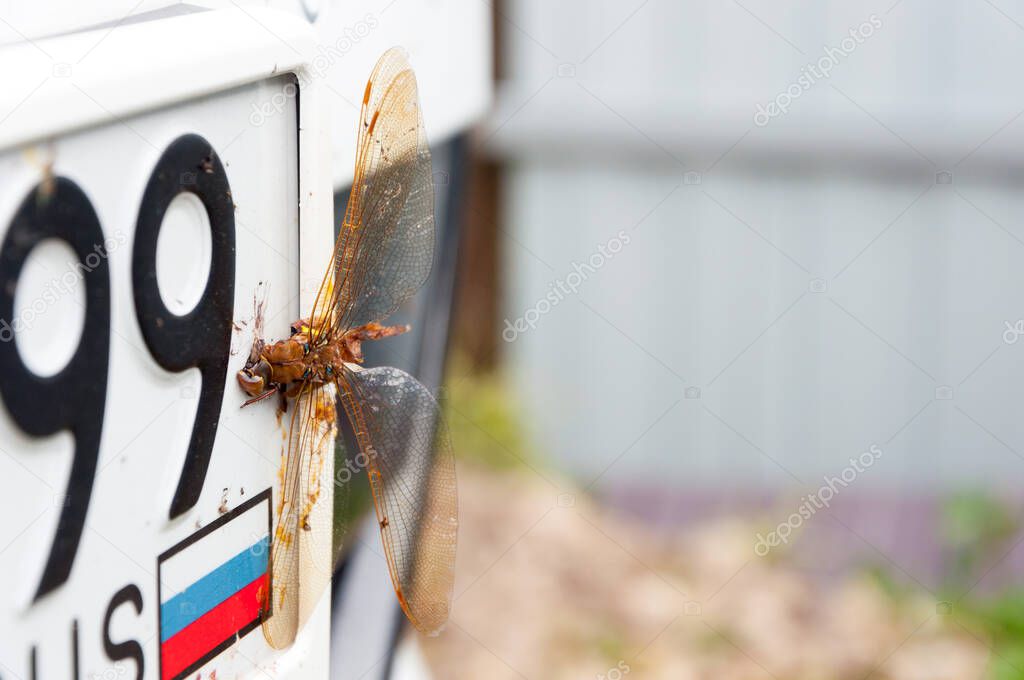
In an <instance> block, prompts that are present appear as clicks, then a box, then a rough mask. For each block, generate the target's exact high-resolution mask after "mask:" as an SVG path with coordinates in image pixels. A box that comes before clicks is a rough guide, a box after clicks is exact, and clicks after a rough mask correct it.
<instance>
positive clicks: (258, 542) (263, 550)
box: [157, 489, 271, 680]
mask: <svg viewBox="0 0 1024 680" xmlns="http://www.w3.org/2000/svg"><path fill="white" fill-rule="evenodd" d="M270 517H271V515H270V490H269V489H268V490H267V491H265V492H263V493H262V494H260V495H259V496H256V497H254V498H252V499H250V500H249V501H247V502H245V503H243V504H242V505H240V506H239V507H238V508H236V509H235V510H233V511H231V512H229V513H227V514H225V515H223V516H221V517H219V518H218V519H217V520H216V521H214V522H212V523H210V524H209V525H207V526H205V527H203V528H202V529H200V530H199V531H197V532H196V533H194V534H192V535H191V536H189V537H188V538H186V539H185V540H184V541H182V542H181V543H179V544H177V545H176V546H174V547H173V548H171V549H170V550H168V551H166V552H165V553H164V554H162V555H161V556H160V557H159V558H158V559H157V578H158V586H159V593H160V678H161V680H177V679H178V678H184V677H186V676H189V675H190V674H192V673H193V672H195V671H196V670H197V669H199V668H200V667H201V666H202V665H203V664H205V663H206V662H208V661H209V660H210V659H212V658H214V657H215V656H217V655H218V654H220V653H221V652H222V651H224V650H225V649H227V648H228V647H230V646H231V645H232V644H233V643H234V642H235V640H237V639H238V638H240V637H242V636H243V635H245V634H247V633H249V632H250V631H252V630H253V629H255V628H256V627H257V626H258V625H259V624H260V620H261V609H262V608H263V606H264V603H266V602H267V601H268V600H269V598H268V593H269V592H270V591H269V580H268V579H269V571H268V568H267V565H268V562H269V557H270Z"/></svg>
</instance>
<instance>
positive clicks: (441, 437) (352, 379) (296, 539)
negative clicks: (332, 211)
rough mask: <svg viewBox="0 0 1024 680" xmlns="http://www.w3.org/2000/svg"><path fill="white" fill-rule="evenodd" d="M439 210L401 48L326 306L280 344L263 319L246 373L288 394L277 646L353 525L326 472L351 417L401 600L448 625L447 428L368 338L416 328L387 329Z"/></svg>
mask: <svg viewBox="0 0 1024 680" xmlns="http://www.w3.org/2000/svg"><path fill="white" fill-rule="evenodd" d="M433 202H434V196H433V182H432V175H431V165H430V150H429V148H428V145H427V140H426V136H425V134H424V129H423V117H422V114H421V112H420V106H419V97H418V90H417V85H416V77H415V75H414V73H413V71H412V68H411V67H410V66H409V62H408V59H407V57H406V54H405V52H404V51H403V50H401V49H400V48H393V49H391V50H389V51H388V52H386V53H385V54H384V55H383V56H382V57H381V58H380V60H379V61H378V62H377V64H376V66H375V67H374V69H373V71H372V73H371V75H370V79H369V81H368V82H367V84H366V90H365V92H364V93H363V101H362V107H361V111H360V116H359V130H358V143H357V150H356V159H355V178H354V180H353V183H352V190H351V194H350V196H349V200H348V205H347V206H346V209H345V214H344V218H343V220H342V224H341V228H340V230H339V234H338V238H337V241H336V243H335V246H334V251H333V255H332V257H331V260H330V264H329V266H328V268H327V272H326V274H325V275H324V278H323V281H322V282H321V284H320V288H319V290H318V292H317V295H316V297H315V299H314V302H313V308H312V310H311V311H310V314H309V316H308V317H305V318H303V319H300V320H299V321H296V322H295V323H293V324H292V326H291V329H290V332H291V335H290V337H288V338H286V339H284V340H280V341H277V342H268V341H265V340H264V339H263V337H262V336H263V329H262V323H258V324H257V326H256V330H255V339H254V342H253V347H252V350H251V352H250V355H249V358H248V360H247V361H246V364H245V367H244V368H243V369H241V370H240V371H239V372H238V374H237V379H238V383H239V385H240V386H241V388H242V389H243V390H244V391H245V393H246V394H247V395H248V396H249V399H248V400H247V401H246V402H245V404H244V405H248V404H251V403H254V402H257V401H260V400H263V399H266V398H268V397H270V396H271V395H275V394H277V395H280V397H279V398H280V399H281V403H282V408H283V409H284V413H285V415H284V416H283V419H284V420H285V421H286V424H287V435H286V439H285V445H284V447H283V449H284V452H283V460H282V465H281V470H280V473H279V477H280V479H279V483H280V488H281V492H280V493H279V494H278V497H277V499H276V502H275V516H276V522H275V527H274V534H273V539H272V541H271V551H270V585H269V588H268V592H267V593H266V596H265V599H266V602H265V614H264V620H263V633H264V636H265V637H266V639H267V641H268V642H269V643H270V644H271V646H273V647H275V648H285V647H288V646H290V645H291V644H292V642H293V641H294V640H295V637H296V635H297V633H298V631H299V630H300V629H301V627H302V625H303V624H304V623H305V621H306V620H307V619H308V616H309V614H310V612H311V611H312V609H313V607H314V606H315V604H316V602H317V601H318V600H319V598H320V595H321V594H322V593H323V592H324V591H325V589H326V586H327V584H328V583H329V582H330V577H331V574H332V572H333V569H334V566H335V564H336V563H337V560H338V557H339V556H340V553H341V548H342V547H343V546H342V545H341V543H342V542H341V541H338V540H332V538H333V537H334V534H336V533H337V532H338V531H339V529H340V527H338V526H336V525H335V523H336V522H337V521H340V520H335V518H334V517H333V514H332V508H331V507H330V505H331V504H330V503H328V502H327V501H326V500H325V498H326V497H327V494H325V493H324V488H325V485H327V484H331V483H333V481H334V480H333V478H331V477H330V475H325V473H324V471H325V470H327V469H329V466H328V465H327V463H328V456H331V455H334V447H333V443H334V437H335V435H336V433H337V423H336V415H335V414H337V413H338V412H339V411H341V412H343V413H344V414H345V417H347V419H348V422H349V424H350V426H351V431H352V432H353V433H354V439H355V440H356V443H357V445H358V448H359V452H360V455H359V456H357V457H356V462H357V463H360V462H361V463H363V464H364V467H365V469H366V474H367V477H368V479H369V483H370V489H371V491H372V496H373V506H374V509H375V512H376V518H377V524H378V527H379V530H380V537H381V542H382V543H383V547H384V555H385V558H386V561H387V565H388V570H389V572H390V575H391V581H392V584H393V586H394V590H395V594H396V595H397V597H398V602H399V604H400V605H401V607H402V609H403V610H404V612H405V614H406V616H407V617H408V619H409V621H410V622H411V623H412V624H413V625H414V626H415V627H416V628H417V629H418V630H419V631H421V632H423V633H426V634H436V633H437V632H438V631H439V630H440V628H441V627H442V626H443V625H444V623H445V622H446V620H447V618H448V613H449V610H450V605H451V598H452V588H453V584H454V563H455V549H456V539H457V533H458V497H457V491H456V481H455V465H454V459H453V456H452V447H451V443H450V440H449V437H448V434H447V430H446V427H445V423H444V420H443V418H442V416H441V413H440V409H439V407H438V403H437V401H436V400H435V399H434V397H433V395H431V393H430V391H429V390H428V389H427V388H426V387H424V386H423V385H422V384H420V383H419V382H418V381H417V380H416V379H415V378H413V377H412V376H411V375H409V374H407V373H405V372H403V371H401V370H399V369H397V368H391V367H376V368H364V367H363V366H362V363H363V349H362V348H363V343H364V342H367V341H374V340H381V339H384V338H388V337H392V336H395V335H399V334H401V333H404V332H406V331H407V330H409V327H408V326H385V325H383V324H382V323H381V322H382V321H383V320H385V319H387V318H388V316H390V315H391V314H392V312H394V311H395V310H396V309H397V308H398V307H399V306H401V305H402V303H404V302H405V301H406V300H408V299H409V298H410V297H411V296H412V295H413V294H414V293H415V292H416V290H417V289H419V288H420V286H421V285H422V284H423V282H424V281H425V280H426V278H427V276H428V274H429V273H430V269H431V265H432V262H433V253H434V207H433ZM289 404H290V405H291V409H290V412H289V410H288V408H287V407H288V405H289ZM338 404H340V406H341V408H340V409H338V408H337V405H338ZM342 460H344V458H342ZM332 544H333V547H332Z"/></svg>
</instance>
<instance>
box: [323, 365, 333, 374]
mask: <svg viewBox="0 0 1024 680" xmlns="http://www.w3.org/2000/svg"><path fill="white" fill-rule="evenodd" d="M324 373H326V374H327V375H332V374H333V373H334V369H333V368H331V367H330V366H328V367H327V368H325V369H324Z"/></svg>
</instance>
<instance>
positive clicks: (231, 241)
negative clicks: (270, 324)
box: [132, 134, 235, 519]
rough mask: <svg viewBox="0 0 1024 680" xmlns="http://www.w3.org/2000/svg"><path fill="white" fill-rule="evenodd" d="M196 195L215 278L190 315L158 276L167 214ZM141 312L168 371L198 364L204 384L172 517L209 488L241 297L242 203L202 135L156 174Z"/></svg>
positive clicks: (147, 208) (141, 236)
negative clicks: (179, 199)
mask: <svg viewBox="0 0 1024 680" xmlns="http://www.w3.org/2000/svg"><path fill="white" fill-rule="evenodd" d="M186 191H187V192H190V193H193V194H195V195H196V196H197V197H198V198H199V200H200V201H202V203H203V206H204V207H205V208H206V213H207V215H208V216H209V219H210V230H211V241H212V248H211V251H212V255H211V260H210V276H209V278H208V279H207V281H206V289H205V290H204V291H203V295H202V297H201V298H200V299H199V302H198V303H197V304H196V306H195V308H193V309H192V311H190V312H189V313H188V314H185V315H184V316H178V315H176V314H174V313H172V312H171V311H170V310H168V309H167V307H166V305H164V302H163V300H162V299H161V298H160V289H159V288H158V286H157V280H156V245H157V237H158V236H159V235H160V227H161V224H162V223H163V218H164V214H165V213H166V212H167V206H169V205H170V203H171V200H172V199H174V197H175V196H177V195H178V194H180V193H182V192H186ZM132 287H133V290H134V292H135V313H136V315H137V317H138V321H139V326H140V327H141V329H142V337H143V338H144V339H145V341H146V345H147V346H148V347H149V351H150V353H151V354H152V355H153V358H154V359H156V361H157V363H159V364H160V365H161V366H163V367H164V368H165V369H167V370H168V371H174V372H180V371H184V370H186V369H189V368H192V367H197V368H198V369H199V371H200V373H201V374H202V380H203V388H202V392H201V393H200V396H199V407H198V410H197V412H196V418H195V422H194V424H193V426H192V438H191V440H190V441H189V446H188V453H187V454H186V458H185V465H184V467H183V469H182V471H181V477H180V478H179V479H178V488H177V490H176V491H175V493H174V499H173V500H172V501H171V509H170V517H171V519H173V518H175V517H177V516H178V515H181V514H182V513H184V512H186V511H188V510H189V509H190V508H192V507H193V506H194V505H195V504H196V502H197V501H198V500H199V494H200V493H201V492H202V490H203V481H204V480H205V478H206V470H207V468H208V467H209V465H210V454H211V453H212V452H213V442H214V439H215V438H216V436H217V423H218V421H219V420H220V408H221V402H222V401H223V398H224V379H225V377H226V375H227V368H228V357H229V354H230V349H231V323H232V313H233V311H234V301H235V209H234V203H233V201H232V200H231V187H230V186H229V185H228V180H227V175H226V174H225V172H224V166H223V165H222V164H221V161H220V158H218V156H217V154H216V153H214V151H213V148H212V147H211V146H210V143H209V142H207V141H206V140H205V139H203V138H202V137H200V136H198V135H193V134H189V135H183V136H181V137H179V138H177V139H176V140H174V141H173V142H172V143H171V145H170V146H168V147H167V150H166V151H164V153H163V155H162V156H161V157H160V160H159V161H158V162H157V164H156V167H155V168H154V169H153V173H152V174H151V175H150V178H149V183H148V184H147V185H146V191H145V193H144V194H143V196H142V205H141V206H140V208H139V218H138V222H137V224H136V226H135V246H134V252H133V259H132Z"/></svg>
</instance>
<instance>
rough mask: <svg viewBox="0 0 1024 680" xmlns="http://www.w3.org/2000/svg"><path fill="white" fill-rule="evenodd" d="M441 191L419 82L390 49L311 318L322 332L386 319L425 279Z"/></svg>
mask: <svg viewBox="0 0 1024 680" xmlns="http://www.w3.org/2000/svg"><path fill="white" fill-rule="evenodd" d="M433 259H434V187H433V180H432V176H431V166H430V149H429V147H428V145H427V138H426V135H425V133H424V129H423V116H422V114H421V112H420V106H419V94H418V89H417V85H416V76H415V74H414V73H413V71H412V68H411V67H410V66H409V63H408V61H407V59H406V55H405V52H404V51H403V50H401V49H398V48H393V49H391V50H388V52H386V53H385V54H384V56H382V57H381V58H380V60H379V61H378V62H377V65H376V67H375V68H374V70H373V73H372V74H371V76H370V80H369V82H368V83H367V86H366V91H365V93H364V96H363V106H362V110H361V113H360V121H359V140H358V143H357V151H356V165H355V176H354V179H353V182H352V191H351V193H350V195H349V200H348V206H347V208H346V210H345V217H344V220H343V222H342V224H341V228H340V231H339V234H338V240H337V241H336V243H335V246H334V255H333V259H332V261H331V264H330V267H329V268H328V271H327V274H326V276H325V277H324V282H323V283H322V284H321V287H320V292H319V293H318V294H317V298H316V302H315V303H314V308H313V312H312V315H311V319H313V325H314V327H315V328H317V329H318V330H319V331H320V332H321V333H327V334H328V335H329V333H330V331H332V330H333V331H338V330H348V329H350V328H356V327H358V326H361V325H363V324H365V323H369V322H371V321H382V320H384V319H386V318H387V317H388V316H390V315H391V313H392V312H393V311H395V309H397V308H398V307H399V306H400V305H401V304H402V303H403V302H405V301H406V300H408V299H409V298H410V297H411V296H412V295H413V294H414V293H415V292H416V291H417V290H418V289H419V288H420V286H421V285H423V282H424V281H426V279H427V276H428V275H429V274H430V269H431V266H432V265H433Z"/></svg>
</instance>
